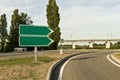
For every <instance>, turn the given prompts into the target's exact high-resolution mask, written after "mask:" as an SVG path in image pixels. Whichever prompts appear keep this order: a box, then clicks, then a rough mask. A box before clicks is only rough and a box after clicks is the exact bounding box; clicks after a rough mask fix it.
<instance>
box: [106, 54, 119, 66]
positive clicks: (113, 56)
mask: <svg viewBox="0 0 120 80" xmlns="http://www.w3.org/2000/svg"><path fill="white" fill-rule="evenodd" d="M107 59H108V60H109V61H110V62H111V63H113V64H114V65H116V66H118V67H120V53H113V54H109V55H107Z"/></svg>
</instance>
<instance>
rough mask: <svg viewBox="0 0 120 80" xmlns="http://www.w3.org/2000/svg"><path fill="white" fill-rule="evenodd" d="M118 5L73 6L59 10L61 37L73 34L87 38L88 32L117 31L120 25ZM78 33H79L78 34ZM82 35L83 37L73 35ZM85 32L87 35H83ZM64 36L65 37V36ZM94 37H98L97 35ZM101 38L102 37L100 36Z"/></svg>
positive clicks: (105, 33)
mask: <svg viewBox="0 0 120 80" xmlns="http://www.w3.org/2000/svg"><path fill="white" fill-rule="evenodd" d="M119 10H120V6H119V5H117V6H111V7H104V6H101V7H100V6H98V7H96V6H91V7H88V6H86V7H84V6H75V7H72V8H68V9H66V10H64V11H63V10H60V13H61V23H60V26H61V29H62V32H63V33H62V37H65V36H64V35H70V34H73V36H74V38H77V39H79V38H85V37H86V38H89V34H91V33H95V34H98V35H99V34H101V33H104V35H107V34H109V33H111V32H112V33H115V34H116V33H118V32H119V29H120V28H119V26H120V23H119V21H120V12H119ZM78 33H79V34H78ZM76 34H77V35H78V36H80V35H83V37H82V36H81V37H75V36H76ZM84 34H87V35H84ZM65 38H66V37H65ZM95 38H100V36H97V37H95ZM101 38H104V37H103V36H101Z"/></svg>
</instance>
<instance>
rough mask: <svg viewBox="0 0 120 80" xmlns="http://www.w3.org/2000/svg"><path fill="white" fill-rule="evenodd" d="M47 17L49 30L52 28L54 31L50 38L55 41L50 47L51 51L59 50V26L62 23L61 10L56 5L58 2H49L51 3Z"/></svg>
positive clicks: (51, 0)
mask: <svg viewBox="0 0 120 80" xmlns="http://www.w3.org/2000/svg"><path fill="white" fill-rule="evenodd" d="M46 16H47V23H48V25H49V28H51V29H52V30H53V31H54V32H53V33H52V34H51V35H50V36H49V37H50V38H51V39H53V40H54V42H53V43H52V44H51V45H50V49H57V47H58V43H59V40H60V35H61V32H60V28H59V26H58V25H59V22H60V15H59V8H58V6H57V4H56V0H49V3H48V5H47V14H46Z"/></svg>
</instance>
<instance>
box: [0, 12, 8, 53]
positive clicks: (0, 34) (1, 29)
mask: <svg viewBox="0 0 120 80" xmlns="http://www.w3.org/2000/svg"><path fill="white" fill-rule="evenodd" d="M7 35H8V34H7V19H6V14H3V15H1V17H0V41H1V44H0V46H1V49H0V50H1V51H2V52H4V50H5V44H6V42H5V40H6V38H7Z"/></svg>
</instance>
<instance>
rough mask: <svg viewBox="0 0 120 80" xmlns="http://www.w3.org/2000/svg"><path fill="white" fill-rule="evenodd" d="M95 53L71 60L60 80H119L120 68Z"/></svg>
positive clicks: (104, 55) (100, 54)
mask: <svg viewBox="0 0 120 80" xmlns="http://www.w3.org/2000/svg"><path fill="white" fill-rule="evenodd" d="M109 53H110V52H97V53H88V54H85V55H79V56H77V57H75V58H72V59H71V60H70V61H69V62H68V63H67V65H66V66H65V68H64V71H63V76H62V80H120V68H119V67H117V66H115V65H113V64H112V63H111V62H110V61H108V59H107V58H106V56H107V55H108V54H109Z"/></svg>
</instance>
